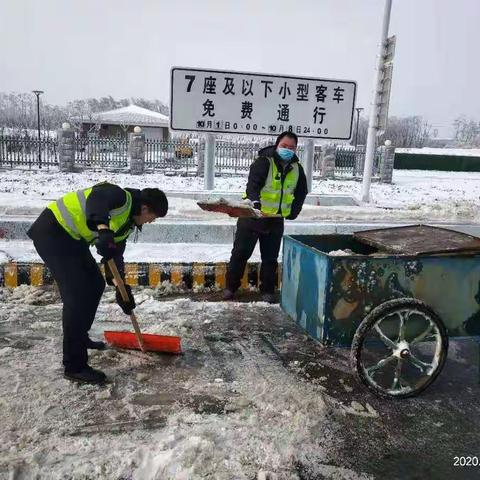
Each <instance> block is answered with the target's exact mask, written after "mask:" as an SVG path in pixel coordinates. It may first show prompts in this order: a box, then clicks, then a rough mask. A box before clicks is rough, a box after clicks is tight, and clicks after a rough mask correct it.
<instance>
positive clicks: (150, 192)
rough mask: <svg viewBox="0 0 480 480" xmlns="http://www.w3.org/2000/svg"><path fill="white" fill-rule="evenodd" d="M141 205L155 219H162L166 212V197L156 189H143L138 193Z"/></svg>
mask: <svg viewBox="0 0 480 480" xmlns="http://www.w3.org/2000/svg"><path fill="white" fill-rule="evenodd" d="M140 199H141V203H142V205H146V206H147V207H148V208H149V210H150V211H151V212H153V213H155V215H157V217H164V216H165V215H166V214H167V212H168V200H167V197H166V195H165V194H164V193H163V192H162V191H161V190H159V189H158V188H144V189H143V190H142V191H141V192H140Z"/></svg>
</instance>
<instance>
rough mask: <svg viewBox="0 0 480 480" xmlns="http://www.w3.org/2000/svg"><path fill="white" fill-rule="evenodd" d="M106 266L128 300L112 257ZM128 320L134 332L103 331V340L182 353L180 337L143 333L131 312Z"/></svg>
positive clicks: (120, 346)
mask: <svg viewBox="0 0 480 480" xmlns="http://www.w3.org/2000/svg"><path fill="white" fill-rule="evenodd" d="M108 267H109V268H110V271H111V272H112V275H113V278H114V280H115V285H116V286H117V287H118V290H119V291H120V295H121V296H122V298H123V300H124V301H127V300H128V293H127V290H126V289H125V285H124V283H123V280H122V277H121V276H120V274H119V273H118V270H117V265H116V264H115V261H114V260H113V259H110V260H109V261H108ZM130 320H131V321H132V325H133V329H134V330H135V333H131V332H116V331H105V332H104V333H103V334H104V336H105V340H106V341H107V342H108V343H109V344H110V345H113V346H115V347H119V348H127V349H135V350H138V349H140V350H141V351H142V352H147V351H150V352H166V353H182V348H181V345H180V337H174V336H167V335H151V334H143V335H142V332H141V331H140V327H139V326H138V322H137V317H136V316H135V314H134V313H133V312H131V313H130Z"/></svg>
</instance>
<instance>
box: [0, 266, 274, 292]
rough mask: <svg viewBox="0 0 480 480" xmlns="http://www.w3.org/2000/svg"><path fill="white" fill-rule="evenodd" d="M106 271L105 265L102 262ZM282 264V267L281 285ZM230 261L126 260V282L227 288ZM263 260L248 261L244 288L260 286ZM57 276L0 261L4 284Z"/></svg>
mask: <svg viewBox="0 0 480 480" xmlns="http://www.w3.org/2000/svg"><path fill="white" fill-rule="evenodd" d="M100 269H101V270H102V272H103V265H100ZM281 270H282V267H281V265H280V264H279V268H278V285H280V281H281ZM226 273H227V264H226V263H126V264H125V282H126V283H127V284H128V285H131V286H146V287H153V288H155V287H158V286H159V285H160V284H162V283H164V282H167V283H169V284H171V285H173V286H175V287H178V288H182V289H184V290H195V289H197V288H198V289H202V288H210V289H223V288H225V276H226ZM259 278H260V263H248V264H247V266H246V268H245V272H244V274H243V278H242V284H241V287H240V288H241V289H244V290H246V289H248V288H252V287H258V285H259ZM53 283H54V281H53V278H52V276H51V274H50V272H49V270H48V268H47V267H45V266H44V264H43V263H20V262H11V263H5V264H2V265H0V287H9V288H15V287H18V286H19V285H32V286H35V287H40V286H43V285H52V284H53Z"/></svg>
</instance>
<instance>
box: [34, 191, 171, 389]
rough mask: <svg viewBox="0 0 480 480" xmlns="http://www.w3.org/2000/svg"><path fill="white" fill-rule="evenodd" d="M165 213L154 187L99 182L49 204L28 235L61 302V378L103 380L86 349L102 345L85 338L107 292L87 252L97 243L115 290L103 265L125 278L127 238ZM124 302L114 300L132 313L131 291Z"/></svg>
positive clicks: (162, 199) (164, 200)
mask: <svg viewBox="0 0 480 480" xmlns="http://www.w3.org/2000/svg"><path fill="white" fill-rule="evenodd" d="M167 211H168V201H167V198H166V196H165V194H164V193H163V192H162V191H161V190H159V189H157V188H145V189H143V190H136V189H131V188H125V189H123V188H120V187H119V186H117V185H113V184H109V183H100V184H98V185H95V186H93V187H91V188H87V189H84V190H78V191H76V192H70V193H67V194H66V195H65V196H63V197H62V198H60V199H58V200H57V201H55V202H52V203H50V204H49V205H48V206H47V208H46V209H45V210H44V211H43V212H42V213H41V214H40V216H39V217H38V218H37V220H36V221H35V222H34V223H33V225H32V226H31V228H30V229H29V231H28V236H29V237H30V238H31V239H32V240H33V243H34V245H35V248H36V250H37V252H38V254H39V255H40V257H41V258H42V259H43V261H44V262H45V265H46V266H47V267H48V268H49V270H50V272H51V273H52V276H53V278H54V280H55V281H56V283H57V285H58V288H59V290H60V295H61V298H62V302H63V315H62V323H63V365H64V367H65V377H66V378H68V379H71V380H76V381H81V382H87V383H103V382H104V381H105V380H106V376H105V374H104V373H103V372H101V371H99V370H95V369H93V368H91V367H90V366H89V365H88V354H87V348H90V349H103V348H105V344H104V343H103V342H94V341H92V340H91V339H90V338H89V336H88V331H89V330H90V327H91V326H92V323H93V320H94V318H95V314H96V311H97V307H98V304H99V303H100V298H101V296H102V293H103V290H104V288H105V281H104V279H103V276H102V274H101V272H100V269H99V268H98V265H97V263H96V261H95V259H94V258H93V256H92V254H91V253H90V249H89V246H90V245H92V244H95V246H96V248H97V251H98V253H99V254H100V255H101V256H102V263H104V264H105V273H106V278H107V283H109V284H110V285H113V281H112V274H111V272H110V271H109V269H108V267H107V265H106V262H107V261H108V260H109V259H111V258H113V259H114V260H115V263H116V265H117V268H118V270H119V272H120V275H122V277H124V262H123V253H124V250H125V244H126V240H127V238H128V236H129V235H130V233H131V232H132V231H133V230H134V229H135V228H137V229H138V230H141V228H142V225H144V224H145V223H150V222H153V221H154V220H155V219H156V218H158V217H163V216H165V215H166V214H167ZM125 287H126V289H127V292H128V295H129V300H128V302H125V301H124V300H123V299H122V297H121V295H120V292H119V291H118V289H117V292H116V299H117V303H118V304H119V305H120V307H121V308H122V310H123V311H124V312H125V313H126V314H129V313H131V311H132V310H133V309H134V308H135V300H134V298H133V295H132V291H131V288H130V287H129V286H128V285H126V286H125Z"/></svg>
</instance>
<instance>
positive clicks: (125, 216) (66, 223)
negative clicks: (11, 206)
mask: <svg viewBox="0 0 480 480" xmlns="http://www.w3.org/2000/svg"><path fill="white" fill-rule="evenodd" d="M91 193H92V187H90V188H86V189H84V190H78V191H76V192H69V193H67V194H66V195H64V196H63V197H62V198H60V199H58V200H57V201H55V202H52V203H50V204H49V205H48V206H47V208H48V209H50V210H51V211H52V212H53V214H54V215H55V218H56V219H57V222H58V223H59V224H60V225H61V226H62V227H63V229H64V230H65V231H66V232H67V233H68V234H69V235H70V236H71V237H72V238H74V239H75V240H80V239H84V240H85V241H86V242H87V243H92V242H93V241H94V240H95V239H96V238H97V237H98V232H93V231H92V230H90V229H89V228H88V226H87V215H86V209H87V198H88V197H89V196H90V194H91ZM125 194H126V197H127V199H126V201H125V204H124V205H122V206H121V207H119V208H115V209H113V210H110V212H109V217H110V219H109V228H110V230H112V231H113V232H120V231H121V230H122V229H124V227H125V225H126V224H127V223H129V222H130V211H131V209H132V195H131V193H130V192H128V191H126V190H125ZM132 230H133V229H132V228H129V229H127V230H126V232H125V233H123V234H120V235H118V236H116V235H114V239H115V242H117V243H119V242H121V241H122V240H124V239H126V238H127V237H128V236H129V235H130V233H131V232H132Z"/></svg>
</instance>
